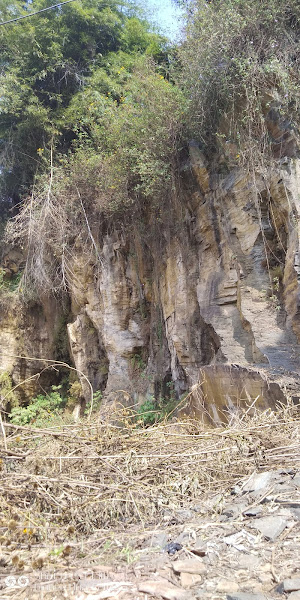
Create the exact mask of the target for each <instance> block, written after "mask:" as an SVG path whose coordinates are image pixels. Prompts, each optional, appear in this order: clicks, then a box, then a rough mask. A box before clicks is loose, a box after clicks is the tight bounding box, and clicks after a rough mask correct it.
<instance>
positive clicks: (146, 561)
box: [0, 407, 300, 600]
mask: <svg viewBox="0 0 300 600" xmlns="http://www.w3.org/2000/svg"><path fill="white" fill-rule="evenodd" d="M114 423H116V421H114ZM299 438H300V418H299V413H298V411H297V409H296V408H295V407H292V408H291V407H289V408H286V409H283V410H282V411H280V412H279V413H272V412H271V411H267V412H266V413H263V414H256V413H255V414H254V415H252V416H251V417H250V416H249V415H246V416H245V417H243V418H239V419H237V420H236V421H235V422H233V423H232V424H231V425H230V426H227V427H226V428H225V427H224V428H223V429H222V428H221V429H209V428H207V427H205V426H203V425H201V424H199V423H196V422H193V421H189V420H187V421H186V422H182V423H179V422H173V423H165V424H163V425H162V424H161V425H157V426H154V427H151V428H140V427H136V425H134V424H133V423H132V422H131V421H130V415H128V414H123V415H122V418H120V416H119V418H118V424H114V425H112V424H110V425H108V424H107V423H101V421H97V422H94V421H93V422H91V423H89V422H87V421H85V422H82V423H79V424H76V425H68V426H65V427H61V428H59V429H55V428H53V429H49V428H47V429H45V430H43V429H34V428H30V427H24V428H22V427H17V426H14V427H12V426H7V427H6V440H4V443H3V447H2V448H1V468H2V471H1V490H2V492H1V500H0V507H1V521H0V526H1V530H0V536H1V537H0V541H1V553H0V600H6V599H7V600H8V599H11V598H19V599H20V600H25V599H26V598H28V599H29V598H30V600H40V599H45V600H50V599H51V600H61V599H63V598H67V599H70V600H100V599H106V598H107V599H109V598H116V599H119V600H139V599H140V600H151V599H154V598H165V599H166V600H189V599H193V598H195V599H202V598H203V600H206V599H207V600H208V599H215V600H223V599H225V598H228V600H231V599H233V600H263V598H274V600H276V599H277V598H278V600H279V599H280V598H286V597H288V598H289V600H299V596H300V591H299V590H300V552H299V519H300V443H299Z"/></svg>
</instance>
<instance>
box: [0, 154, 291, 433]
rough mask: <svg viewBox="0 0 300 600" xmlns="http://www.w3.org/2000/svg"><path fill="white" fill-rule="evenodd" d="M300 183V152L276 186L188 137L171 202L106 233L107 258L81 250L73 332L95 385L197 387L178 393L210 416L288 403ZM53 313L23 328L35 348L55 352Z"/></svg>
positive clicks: (9, 339) (3, 328) (75, 268)
mask: <svg viewBox="0 0 300 600" xmlns="http://www.w3.org/2000/svg"><path fill="white" fill-rule="evenodd" d="M299 189H300V162H299V161H298V160H297V159H286V162H284V161H282V164H281V165H280V168H278V170H277V171H274V172H273V175H272V180H271V183H270V182H269V184H268V185H267V184H266V183H265V182H264V180H263V179H257V178H256V180H255V182H254V181H253V179H252V177H251V174H249V173H245V172H243V171H241V170H238V169H234V170H232V171H231V172H229V173H228V174H226V175H224V174H222V175H216V174H215V173H210V172H209V168H208V165H207V164H206V162H205V159H204V157H203V155H202V154H201V152H200V149H199V147H198V146H197V144H193V143H192V144H190V153H189V159H188V160H187V161H186V163H185V165H184V166H183V168H182V173H181V185H180V190H178V192H177V195H176V198H174V201H173V208H172V213H169V214H167V213H158V217H157V219H158V221H159V222H158V223H156V224H155V222H154V221H155V217H154V216H153V215H152V217H151V219H149V222H148V223H147V224H146V225H145V228H144V231H143V232H141V231H140V228H139V227H138V226H136V227H130V228H127V229H126V227H122V228H121V227H118V228H117V227H116V228H115V229H113V230H112V232H111V233H106V234H105V235H104V236H103V238H102V239H101V240H99V256H98V258H97V260H94V261H88V262H87V261H86V260H85V259H84V258H83V255H82V253H81V252H80V249H78V252H77V253H76V252H75V253H74V258H73V265H72V273H73V279H72V281H71V284H70V303H71V310H70V316H69V323H68V325H67V332H68V339H69V348H70V355H71V357H72V360H73V362H74V364H75V366H76V368H77V369H78V370H79V371H80V372H81V373H84V374H85V375H86V376H87V377H88V378H89V380H90V382H91V383H92V386H93V388H94V390H98V389H101V390H103V393H104V397H105V398H106V399H107V402H109V401H110V400H112V399H119V400H121V401H122V402H126V403H128V404H135V403H141V402H143V401H144V400H145V399H146V398H147V397H149V396H155V397H156V398H159V397H164V398H167V397H168V396H170V394H171V395H176V397H177V398H178V399H180V398H181V399H183V398H184V397H185V396H186V394H187V393H189V391H190V390H192V393H191V394H190V395H189V397H188V399H187V401H186V402H183V404H182V406H186V410H191V405H192V407H193V410H195V412H196V413H197V415H201V414H202V415H204V416H205V418H209V419H211V420H213V421H214V422H218V420H220V419H223V418H228V415H230V414H231V412H232V407H236V406H237V405H240V404H241V405H243V404H244V405H245V403H246V404H247V406H250V405H251V403H253V405H260V406H262V407H266V406H268V405H271V406H273V405H274V404H275V403H276V402H282V401H284V398H285V394H286V389H290V391H291V393H292V395H293V396H297V389H298V369H299V364H300V354H299V352H300V345H299V340H300V318H299V276H300V258H299V231H298V229H299V225H298V222H299V211H300V203H299ZM174 194H175V193H174ZM145 230H146V232H145ZM50 313H51V316H49V315H50ZM9 314H10V317H9V318H10V319H11V311H10V312H9ZM37 314H39V315H42V316H38V317H37V316H36V315H37ZM55 315H56V316H55ZM57 315H59V309H58V308H57V307H56V308H52V309H51V310H50V312H49V307H48V313H47V310H46V311H45V303H44V308H42V307H40V309H39V312H38V313H35V316H34V317H32V318H34V319H36V321H35V323H34V325H33V331H32V333H30V329H28V328H27V330H26V337H27V344H28V343H29V342H28V340H30V344H31V347H32V346H34V352H35V356H40V357H43V358H49V359H51V358H53V331H54V330H55V323H54V321H55V320H57V318H58V316H57ZM5 318H6V317H3V316H2V321H1V323H0V340H1V345H2V348H4V347H5V348H6V349H7V352H6V354H7V355H8V354H9V353H10V354H15V355H16V354H22V352H20V343H19V341H18V333H17V330H19V329H20V327H19V325H18V322H17V319H15V320H14V319H13V320H12V322H13V325H7V323H6V321H5ZM22 319H23V320H24V322H26V319H27V316H26V307H25V309H23V316H22ZM51 321H52V326H50V329H49V323H51ZM37 337H38V338H39V339H38V340H37ZM10 346H11V348H13V351H10ZM23 346H24V344H23ZM23 353H24V354H25V355H27V356H28V354H27V351H26V347H25V346H24V349H23ZM4 354H5V352H2V359H1V360H2V364H1V366H2V368H5V369H9V370H10V371H11V372H12V374H13V377H14V378H15V380H18V379H19V375H18V369H19V367H18V364H19V363H13V362H12V363H9V364H8V363H7V364H6V363H5V361H4ZM24 360H25V359H24ZM25 363H26V360H25ZM27 368H29V366H28V367H27ZM30 368H31V370H32V367H30ZM35 368H37V365H35ZM79 377H80V380H81V383H82V387H83V395H84V396H85V397H86V398H88V394H89V390H88V386H87V384H86V382H85V380H84V378H83V377H82V375H80V374H79ZM271 382H272V383H271ZM285 388H286V389H285ZM190 400H191V404H189V402H190Z"/></svg>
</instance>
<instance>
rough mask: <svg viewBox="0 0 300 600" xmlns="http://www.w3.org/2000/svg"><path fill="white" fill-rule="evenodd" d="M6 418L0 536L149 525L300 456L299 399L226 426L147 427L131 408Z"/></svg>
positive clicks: (176, 424)
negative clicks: (27, 421)
mask: <svg viewBox="0 0 300 600" xmlns="http://www.w3.org/2000/svg"><path fill="white" fill-rule="evenodd" d="M112 423H117V424H114V425H113V424H112ZM5 428H6V433H7V450H6V451H5V450H3V451H0V453H1V456H2V458H1V467H2V472H1V479H2V481H1V488H2V495H1V499H0V510H1V519H2V522H1V526H2V541H5V538H8V537H10V538H14V539H15V540H19V542H20V543H21V542H23V541H24V535H25V536H26V535H31V537H32V540H35V541H36V542H38V541H39V540H42V539H45V536H46V537H47V536H49V535H50V533H49V532H50V531H51V528H53V527H57V526H58V525H59V527H60V530H61V531H63V530H65V532H66V537H67V532H68V531H71V530H72V531H74V532H76V533H77V534H78V535H79V536H80V535H82V534H83V535H85V536H86V535H87V534H91V533H92V532H95V531H96V530H100V529H101V530H102V531H103V529H105V528H107V529H109V528H110V527H115V528H116V527H117V528H119V529H121V530H122V529H123V530H124V529H125V527H127V526H128V525H130V524H132V523H137V522H140V523H141V524H142V525H145V524H147V525H148V526H149V525H151V523H155V522H157V520H158V519H161V518H162V517H163V516H164V514H165V512H166V511H168V512H169V513H172V511H174V510H176V509H178V508H183V507H186V506H189V505H192V503H193V502H195V499H197V501H199V499H202V500H205V496H206V495H207V494H208V493H210V494H211V493H212V492H214V491H215V492H216V493H218V492H219V491H220V490H226V489H228V488H229V487H230V486H232V485H233V484H234V483H235V482H237V481H238V480H239V479H240V478H241V477H243V476H245V475H246V474H247V473H250V472H253V471H254V470H256V471H260V470H268V469H278V468H280V467H281V465H284V468H285V469H287V468H295V467H296V468H299V466H300V444H299V438H300V419H299V413H297V409H296V408H295V407H285V408H282V411H281V412H278V413H273V412H271V411H270V410H268V411H266V412H265V413H260V414H259V413H257V414H256V415H255V416H254V417H252V418H251V419H250V417H248V415H247V416H246V417H244V420H243V419H242V420H239V421H238V422H236V423H235V424H232V425H231V426H229V427H226V428H225V427H224V428H223V429H213V428H211V429H208V428H207V427H206V428H204V426H202V425H201V424H200V423H199V422H194V421H191V420H187V421H186V422H172V423H165V424H159V425H156V426H153V427H151V428H140V427H137V425H136V423H135V421H134V420H133V416H132V414H131V413H130V411H129V410H128V409H126V410H125V409H122V410H120V411H119V412H118V414H117V415H115V416H114V419H112V421H111V423H104V422H101V421H95V422H92V423H88V422H86V421H85V422H82V423H80V424H74V425H68V426H65V427H63V428H59V429H51V428H50V429H48V428H47V429H35V428H33V427H18V426H11V425H9V424H5ZM70 528H71V529H70ZM24 532H25V533H24ZM28 532H29V533H28Z"/></svg>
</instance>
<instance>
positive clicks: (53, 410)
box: [9, 386, 66, 427]
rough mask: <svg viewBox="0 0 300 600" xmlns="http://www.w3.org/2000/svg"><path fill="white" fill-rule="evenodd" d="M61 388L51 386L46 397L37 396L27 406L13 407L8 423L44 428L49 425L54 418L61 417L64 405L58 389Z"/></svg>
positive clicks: (63, 399)
mask: <svg viewBox="0 0 300 600" xmlns="http://www.w3.org/2000/svg"><path fill="white" fill-rule="evenodd" d="M60 387H61V386H52V390H51V392H49V393H48V394H47V395H43V394H39V395H38V396H36V398H32V400H31V402H30V404H29V405H28V406H15V407H14V408H12V411H11V413H10V415H9V419H10V422H11V423H13V424H14V425H34V426H35V427H44V426H46V425H51V422H52V423H53V419H54V418H55V417H59V416H60V415H62V411H63V408H64V407H65V405H66V399H65V398H63V397H62V396H61V395H60V393H59V389H60Z"/></svg>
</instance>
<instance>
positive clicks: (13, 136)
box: [0, 0, 167, 201]
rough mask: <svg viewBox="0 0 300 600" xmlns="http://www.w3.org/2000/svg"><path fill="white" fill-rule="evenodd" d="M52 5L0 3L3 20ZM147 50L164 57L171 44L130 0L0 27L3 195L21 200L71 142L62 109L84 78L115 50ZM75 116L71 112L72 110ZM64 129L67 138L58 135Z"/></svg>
mask: <svg viewBox="0 0 300 600" xmlns="http://www.w3.org/2000/svg"><path fill="white" fill-rule="evenodd" d="M46 6H47V2H46V0H33V2H31V3H28V2H26V3H25V5H24V3H22V2H20V1H19V0H14V1H13V2H8V0H3V2H2V4H1V7H0V20H1V21H3V20H7V19H9V18H16V17H18V16H21V15H25V14H28V13H30V12H34V11H37V10H40V9H43V8H45V7H46ZM120 51H123V52H126V53H127V54H128V55H130V54H136V53H141V52H146V51H147V52H148V53H149V54H151V53H152V54H153V55H155V57H156V58H160V59H161V60H165V59H166V56H167V54H166V52H167V48H166V42H165V40H163V38H161V37H160V36H158V35H156V34H154V33H151V32H150V31H149V25H148V24H147V22H146V21H144V20H142V21H141V20H139V19H138V18H137V17H136V16H134V8H133V6H132V4H131V3H129V2H127V0H126V1H125V2H124V1H122V0H121V1H120V2H116V1H115V0H105V1H102V2H101V1H97V0H83V1H82V2H81V3H79V2H74V3H71V4H68V5H65V6H63V7H58V8H55V9H52V10H50V11H47V12H44V13H40V14H39V15H36V16H33V17H31V18H29V19H24V20H23V21H21V22H19V23H11V24H8V25H6V26H2V27H1V28H0V98H1V103H0V164H1V171H2V173H1V187H2V197H3V198H5V197H8V198H13V199H14V200H15V201H18V200H19V197H20V195H22V194H26V193H28V190H29V188H30V186H31V184H32V182H33V180H34V179H35V177H36V175H37V174H38V173H40V172H43V170H44V169H45V167H46V165H47V164H48V162H49V157H50V146H52V147H56V148H57V150H58V151H62V152H65V151H66V150H68V148H69V147H70V143H71V142H72V140H73V139H74V131H75V130H74V128H71V131H68V132H67V131H66V128H65V126H64V111H65V110H66V109H67V108H68V106H69V105H70V102H71V101H72V98H73V97H74V95H76V94H77V93H78V92H79V91H80V90H81V89H84V88H85V87H86V85H87V79H88V78H89V77H91V75H92V74H93V73H94V72H95V71H97V70H98V69H99V67H101V66H102V67H103V70H102V74H103V76H104V82H103V83H100V81H99V78H100V72H99V71H98V82H99V92H100V93H101V88H102V89H103V88H105V79H106V77H107V76H106V74H105V67H106V64H107V61H110V60H112V57H113V55H114V53H116V52H120ZM69 114H70V113H69ZM61 134H62V135H61Z"/></svg>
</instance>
